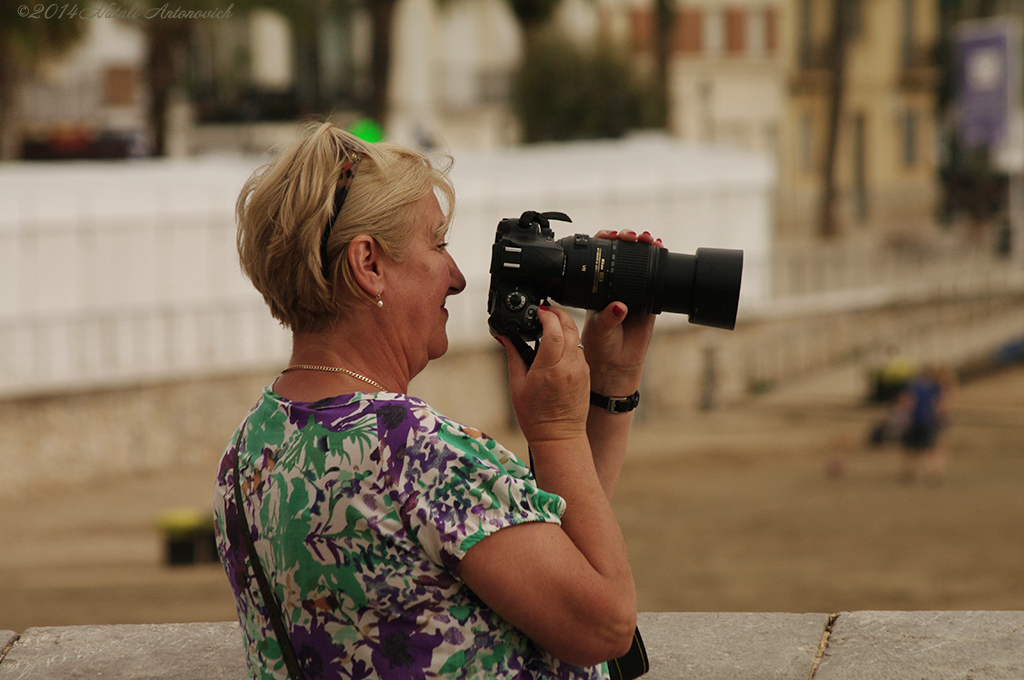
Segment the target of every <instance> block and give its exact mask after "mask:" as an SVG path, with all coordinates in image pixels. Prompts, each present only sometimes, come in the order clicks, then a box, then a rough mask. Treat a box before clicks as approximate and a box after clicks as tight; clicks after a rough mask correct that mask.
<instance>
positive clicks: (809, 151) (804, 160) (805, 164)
mask: <svg viewBox="0 0 1024 680" xmlns="http://www.w3.org/2000/svg"><path fill="white" fill-rule="evenodd" d="M799 144H800V150H799V151H800V169H801V170H803V171H804V172H808V173H811V172H814V171H815V170H816V168H815V167H814V117H813V116H811V114H809V113H805V114H804V115H803V116H801V117H800V139H799Z"/></svg>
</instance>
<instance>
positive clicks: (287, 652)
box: [235, 425, 303, 680]
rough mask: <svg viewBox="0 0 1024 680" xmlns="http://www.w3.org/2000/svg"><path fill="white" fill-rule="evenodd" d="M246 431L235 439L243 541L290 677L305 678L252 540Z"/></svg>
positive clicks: (237, 492)
mask: <svg viewBox="0 0 1024 680" xmlns="http://www.w3.org/2000/svg"><path fill="white" fill-rule="evenodd" d="M244 431H245V426H244V425H243V426H242V431H241V432H239V433H238V439H236V440H235V506H236V507H237V508H238V516H239V518H240V519H241V522H240V523H239V533H240V534H241V535H242V542H243V543H245V550H246V552H247V553H249V561H250V562H251V563H252V570H253V573H254V574H255V575H256V582H257V583H258V584H259V586H260V592H261V593H262V594H263V603H264V604H265V605H266V607H267V614H268V615H269V616H270V623H271V625H273V627H274V636H275V637H277V645H278V647H280V648H281V656H282V657H283V658H284V665H285V666H286V667H287V668H288V677H289V678H291V680H303V675H302V667H301V666H299V659H298V657H297V656H296V655H295V648H294V647H292V639H291V637H290V636H289V635H288V628H287V627H285V625H284V617H282V616H281V609H280V608H279V607H278V605H277V598H276V597H275V596H274V590H273V589H272V588H271V587H270V583H269V582H268V581H267V575H266V574H264V573H263V566H262V565H261V564H260V558H259V556H258V555H257V554H256V546H255V545H254V544H253V542H252V527H251V525H250V524H249V518H248V517H246V514H245V505H244V504H243V502H242V486H241V484H240V483H239V481H238V476H239V475H238V459H239V457H240V455H241V451H240V450H239V448H238V444H239V442H241V441H242V432H244Z"/></svg>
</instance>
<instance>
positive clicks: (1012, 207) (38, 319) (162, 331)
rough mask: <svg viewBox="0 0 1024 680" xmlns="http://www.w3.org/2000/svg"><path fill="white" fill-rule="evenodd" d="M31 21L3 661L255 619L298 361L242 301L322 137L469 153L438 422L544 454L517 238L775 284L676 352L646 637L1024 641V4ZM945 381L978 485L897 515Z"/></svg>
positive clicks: (406, 3)
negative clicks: (241, 545)
mask: <svg viewBox="0 0 1024 680" xmlns="http://www.w3.org/2000/svg"><path fill="white" fill-rule="evenodd" d="M0 17H2V20H0V272H2V276H0V464H2V469H3V474H2V475H0V517H2V521H0V593H2V597H0V628H10V629H13V630H19V631H20V630H23V629H24V628H25V627H28V626H35V625H61V624H73V623H94V622H96V623H100V622H159V621H194V620H228V619H231V618H232V617H233V607H232V603H231V599H230V592H229V590H228V588H227V582H226V579H225V577H224V575H223V572H222V571H220V567H219V565H217V564H214V563H210V561H209V557H210V555H209V552H208V550H207V549H206V547H205V544H204V540H205V539H204V538H202V537H203V536H204V534H203V531H205V528H204V526H205V525H204V520H203V518H204V517H206V516H207V514H208V511H209V508H210V507H211V506H212V488H213V478H214V473H215V470H216V466H217V461H218V459H219V454H220V452H221V450H222V449H223V447H224V445H225V443H226V442H227V439H228V437H229V436H230V434H231V432H232V431H233V430H234V428H235V427H236V426H237V424H238V422H240V420H241V418H242V417H243V415H244V413H245V412H246V411H247V410H248V408H249V406H250V405H251V404H252V403H254V402H255V400H256V398H257V396H258V393H259V390H260V388H261V387H262V386H263V385H266V384H268V383H269V382H271V381H272V380H273V377H274V375H275V374H276V372H277V371H278V370H280V368H281V367H282V366H284V364H285V362H286V360H287V357H288V353H289V349H290V346H289V338H288V336H287V334H286V333H285V332H284V331H283V330H282V329H281V328H280V327H278V326H277V325H276V323H275V322H273V320H272V319H271V318H270V316H269V314H268V313H267V311H266V308H265V306H264V304H263V302H262V300H261V299H260V297H259V295H258V294H256V293H255V291H253V290H252V288H251V286H250V285H249V283H248V282H247V281H246V280H245V279H244V278H243V277H242V276H241V274H240V273H239V270H238V265H237V261H236V256H235V253H234V224H233V220H234V215H233V210H234V202H235V199H236V198H237V195H238V191H239V190H240V188H241V185H242V183H243V182H244V180H245V179H246V178H247V177H248V176H249V174H250V173H251V172H252V171H253V170H254V169H255V168H256V167H258V166H259V165H260V164H262V163H264V162H266V161H267V160H269V159H270V158H272V157H273V155H274V154H275V153H276V152H277V151H279V150H280V149H281V148H282V147H283V146H285V145H287V144H288V143H289V142H291V141H292V140H294V139H296V138H297V137H298V136H299V135H300V134H301V133H302V130H303V126H304V125H305V124H308V123H309V122H310V121H323V120H331V121H333V122H335V123H336V124H338V125H340V126H343V127H346V128H348V129H351V130H353V131H354V132H356V133H357V134H359V135H360V136H363V137H364V138H367V139H370V140H371V141H372V140H377V139H388V140H390V141H396V142H399V143H402V144H406V145H410V146H415V147H417V148H421V149H424V150H428V151H439V152H444V153H450V154H451V155H452V156H454V158H455V166H454V170H453V175H452V176H453V179H454V181H455V184H456V187H457V195H458V199H457V208H456V219H455V227H454V231H453V234H452V251H453V254H454V256H455V258H456V260H457V261H458V262H459V265H460V267H461V268H462V270H463V271H464V272H465V274H466V277H467V281H468V285H467V289H466V291H465V292H464V293H463V294H462V295H460V296H459V297H457V298H454V299H453V300H452V301H450V303H449V305H448V307H449V309H450V310H451V311H452V315H451V319H450V321H449V336H450V338H451V340H452V343H451V349H450V351H449V353H448V355H447V356H446V357H445V358H444V359H442V360H440V361H438V362H435V363H434V364H432V365H431V366H430V367H428V369H427V370H426V371H424V373H423V374H421V375H420V376H419V377H418V378H417V379H416V381H414V383H413V386H412V388H411V389H412V391H413V393H415V394H417V395H418V396H422V397H424V398H426V400H427V401H428V402H430V403H432V404H433V405H434V406H435V407H437V408H439V409H440V410H441V411H443V412H446V413H448V414H449V415H451V416H452V417H454V418H456V419H457V420H461V421H463V422H467V423H471V424H473V425H474V426H477V427H480V428H482V429H484V430H486V431H489V432H492V433H493V434H495V435H496V436H498V438H500V439H503V440H507V441H508V442H510V443H512V444H518V445H520V446H521V444H522V443H521V442H520V441H519V438H518V433H517V432H516V431H515V426H514V418H513V416H512V414H511V412H510V407H509V404H508V399H507V397H506V396H505V376H504V370H505V368H504V357H503V355H502V354H501V353H500V352H498V351H496V348H495V346H494V343H493V342H492V341H490V339H489V338H488V337H487V333H486V328H485V319H486V314H485V309H484V308H485V301H486V290H487V267H488V264H489V252H490V250H489V248H490V244H491V242H492V241H493V238H494V228H495V226H496V224H497V222H498V220H500V219H502V218H506V217H516V216H518V215H519V214H520V213H521V212H523V211H524V210H541V211H543V210H558V211H562V212H566V213H568V214H569V215H570V216H571V217H572V218H573V225H571V226H570V225H564V226H562V227H561V228H560V229H559V232H560V234H561V233H563V232H564V233H569V232H568V229H570V228H571V229H574V230H575V231H580V232H588V233H593V232H594V231H596V230H598V229H604V228H611V229H624V228H630V229H634V230H636V231H644V230H647V231H650V232H652V233H653V234H655V235H656V236H660V237H661V238H663V240H664V242H665V243H666V245H667V246H668V247H669V248H670V249H671V250H673V251H683V252H693V250H694V249H695V248H697V247H701V246H710V247H727V248H742V249H744V251H745V263H744V280H743V290H742V295H741V303H740V310H739V315H738V320H737V328H736V330H735V331H733V332H731V333H730V332H726V331H718V330H710V329H702V328H699V327H696V326H692V325H688V324H687V323H686V319H685V318H683V317H675V318H673V317H672V315H665V316H664V317H663V318H661V319H659V330H658V333H657V336H656V338H655V341H654V344H653V346H652V350H651V354H650V359H649V364H648V365H649V367H650V368H649V370H648V371H647V373H646V375H645V378H644V385H643V388H642V391H643V392H644V403H643V406H642V409H641V412H640V413H639V415H638V420H637V425H636V434H635V436H634V438H633V439H634V441H633V444H632V445H631V446H632V449H631V453H630V460H629V462H628V463H627V468H626V470H625V471H624V474H623V482H622V484H621V487H620V492H619V493H618V495H617V496H616V501H615V502H616V510H617V512H618V513H619V515H620V520H621V521H622V523H623V527H624V530H625V532H626V534H627V540H628V541H629V543H630V550H631V553H632V555H633V561H634V566H635V572H636V577H637V583H638V588H639V591H640V598H641V602H640V604H641V609H644V610H648V611H656V610H706V611H725V610H734V611H829V612H831V611H838V610H840V609H846V610H852V609H892V608H896V609H971V608H976V609H1021V608H1024V578H1022V574H1024V539H1022V538H1021V537H1022V536H1024V494H1022V493H1021V492H1020V489H1021V482H1024V384H1022V383H1024V372H1022V360H1024V113H1022V108H1021V100H1022V94H1024V76H1022V68H1021V61H1022V54H1024V47H1022V40H1021V32H1022V28H1021V27H1022V21H1024V4H1022V3H1020V2H1019V1H1016V0H675V1H673V0H240V1H236V2H233V3H232V2H230V1H228V2H225V1H224V0H169V2H167V3H165V4H161V3H160V2H158V1H157V0H144V1H140V2H131V1H126V2H123V3H115V2H110V3H100V2H95V3H93V4H83V3H77V4H76V3H69V4H56V3H50V4H39V3H37V2H34V0H28V1H21V0H0ZM926 366H942V367H944V368H945V369H948V372H949V373H951V374H952V375H954V376H955V377H956V382H957V383H958V389H957V390H956V392H957V395H958V399H957V409H956V411H955V412H954V416H953V419H952V421H951V424H950V427H949V430H948V437H949V441H948V443H947V447H948V449H949V450H950V451H951V459H950V463H949V465H948V469H947V472H946V475H945V476H944V477H943V478H942V479H941V480H934V479H933V480H931V483H927V484H926V483H923V482H922V483H915V484H907V483H900V482H899V481H898V478H899V471H900V459H899V451H898V447H897V446H895V445H893V444H891V443H889V444H887V443H885V442H878V441H877V440H873V439H872V438H871V437H870V435H871V433H872V432H874V431H875V429H876V428H877V425H878V424H879V423H880V422H883V421H885V419H886V418H887V417H888V413H889V411H890V408H891V405H892V400H893V398H894V397H895V395H897V394H898V393H899V390H900V388H901V387H902V386H903V385H904V384H905V383H906V382H907V381H908V380H909V379H911V378H912V377H914V376H915V375H916V374H917V373H918V372H919V371H920V370H921V369H923V368H924V367H926ZM654 367H656V368H654ZM510 448H513V449H515V446H511V447H510ZM182 525H184V526H185V528H184V529H182V528H181V526H182ZM190 527H191V528H190ZM193 530H194V532H195V535H194V536H193V535H192V533H190V532H192V531H193ZM183 535H184V536H185V537H186V539H187V540H185V541H184V543H186V544H188V543H189V542H190V541H192V543H193V545H192V547H191V548H189V547H188V546H186V548H182V549H184V550H185V553H189V551H191V553H189V554H190V555H191V556H189V554H186V556H185V557H184V558H182V559H180V560H178V559H177V558H175V559H171V558H172V554H171V553H172V552H173V551H172V550H171V547H170V544H171V543H173V539H175V538H179V539H180V538H181V537H182V536H183ZM197 537H198V538H197ZM193 539H195V540H194V541H193ZM180 542H181V541H179V543H180ZM179 548H180V546H179ZM175 555H177V557H181V554H180V553H175ZM179 561H180V562H183V564H177V563H175V564H172V562H179Z"/></svg>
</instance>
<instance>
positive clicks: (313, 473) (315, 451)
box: [216, 124, 653, 679]
mask: <svg viewBox="0 0 1024 680" xmlns="http://www.w3.org/2000/svg"><path fill="white" fill-rule="evenodd" d="M439 198H440V200H439ZM453 200H454V192H453V188H452V185H451V182H450V180H449V179H448V176H447V167H446V166H445V165H444V164H442V165H436V164H434V163H432V162H431V161H430V160H429V159H427V158H426V157H424V156H422V155H421V154H419V153H416V152H414V151H410V150H407V149H403V148H400V147H397V146H394V145H386V144H376V145H369V144H365V143H363V142H361V141H359V140H357V139H355V138H354V137H352V136H351V135H348V134H347V133H344V132H343V131H341V130H339V129H337V128H335V127H333V126H331V125H329V124H325V125H322V126H320V127H319V128H318V129H317V130H316V131H315V132H314V133H313V134H311V135H310V136H308V137H307V138H305V139H303V140H301V141H299V142H298V143H297V144H295V145H294V146H293V147H292V148H291V149H289V150H288V151H286V152H285V153H284V154H283V155H282V156H281V157H280V158H279V159H277V160H276V161H275V162H273V163H271V164H270V165H268V166H265V167H264V168H263V169H261V170H260V171H257V173H256V174H255V175H254V176H253V177H252V178H250V180H249V181H248V182H247V184H246V185H245V187H244V188H243V190H242V193H241V196H240V197H239V200H238V206H237V213H238V249H239V254H240V260H241V264H242V269H243V271H244V272H245V273H246V275H247V276H249V278H250V279H251V280H252V282H253V284H254V285H255V286H256V288H257V289H258V290H259V291H260V292H261V293H262V294H263V296H264V298H265V299H266V301H267V304H268V305H269V307H270V311H271V313H272V314H273V315H274V316H275V317H276V318H277V319H278V320H280V321H281V323H283V324H284V325H286V326H287V327H289V328H290V329H291V331H292V334H293V351H292V356H291V361H290V364H289V366H288V367H287V368H286V369H285V370H284V371H283V372H282V373H281V375H280V376H279V377H278V378H277V380H276V381H275V382H274V384H273V385H271V386H269V387H267V388H265V389H264V392H263V395H262V398H261V399H260V400H259V401H258V403H257V404H256V406H254V407H253V409H252V411H250V413H249V415H248V417H247V418H246V420H245V422H243V423H242V425H241V427H240V428H239V430H238V431H237V432H236V436H235V438H234V439H233V441H232V443H231V444H230V445H229V446H228V448H227V449H226V450H225V453H224V456H223V459H222V462H221V467H220V471H219V475H218V485H217V507H216V514H217V530H218V547H219V551H220V556H221V559H222V561H223V563H224V567H225V570H226V571H227V573H228V577H229V579H230V580H231V585H232V588H233V590H234V594H235V598H236V604H237V609H238V616H239V620H240V622H241V624H242V630H243V633H244V638H245V642H246V646H247V652H248V657H247V658H248V664H249V670H250V674H251V675H252V677H254V678H286V677H289V667H291V668H292V673H291V674H292V675H298V674H299V673H300V672H301V674H302V676H303V677H306V678H310V679H311V678H371V677H373V678H376V677H379V678H425V677H450V678H549V677H551V678H601V677H605V676H606V672H607V671H606V668H605V667H604V666H603V665H602V662H604V661H606V660H608V659H612V658H615V657H618V656H619V655H621V654H623V653H625V652H626V650H627V649H628V648H629V646H630V643H631V641H632V636H633V631H634V627H635V622H636V595H635V591H634V587H633V579H632V574H631V572H630V567H629V561H628V557H627V554H626V549H625V544H624V541H623V538H622V535H621V533H620V531H619V527H618V525H617V523H616V520H615V517H614V515H613V513H612V510H611V507H610V505H609V499H610V497H611V495H612V492H613V491H614V488H615V483H616V479H617V477H618V474H619V470H620V468H621V465H622V460H623V456H624V454H625V447H626V438H627V435H628V430H629V423H630V419H631V414H630V413H628V412H627V413H612V412H610V411H609V410H607V409H604V408H599V407H596V406H590V405H589V402H590V394H591V391H593V392H595V393H598V394H601V395H608V396H611V397H623V396H627V395H631V394H633V393H634V392H636V390H637V388H638V386H639V382H640V374H641V370H642V365H643V359H644V355H645V353H646V350H647V345H648V343H649V341H650V337H651V333H652V330H653V318H652V317H639V316H638V317H627V310H626V307H625V305H623V304H622V303H613V304H612V305H609V306H608V308H606V309H605V310H603V311H602V312H600V313H598V314H591V315H590V316H589V317H588V319H587V322H586V324H585V326H584V330H583V335H582V339H581V337H580V334H579V332H578V330H577V328H576V326H575V324H574V323H573V321H572V319H571V318H570V317H569V315H568V314H566V313H565V312H564V311H563V310H559V309H543V310H541V312H540V313H539V317H540V321H541V323H542V324H543V328H544V337H543V341H542V342H541V343H540V347H539V351H538V354H537V357H536V359H535V360H534V363H533V365H532V367H531V368H529V370H528V369H527V367H526V365H525V364H524V363H523V361H522V360H521V359H520V357H519V355H518V353H517V352H516V351H515V349H514V348H513V347H512V346H511V343H510V342H508V341H507V340H506V339H504V338H499V339H498V341H499V342H501V344H502V345H503V346H504V347H505V349H506V352H507V354H508V361H509V377H510V385H511V388H510V389H511V394H512V402H513V406H514V407H515V410H516V415H517V417H518V420H519V424H520V426H521V428H522V431H523V433H524V435H525V436H526V439H527V441H528V442H529V445H530V450H531V452H532V456H533V462H534V468H533V472H532V473H531V471H530V470H529V469H528V468H527V467H526V466H525V465H524V463H523V462H522V461H521V460H520V459H519V458H518V457H516V456H515V455H513V454H512V453H510V452H508V451H507V450H505V449H504V448H503V447H502V446H501V445H500V444H498V443H497V442H496V441H494V440H492V439H490V438H488V437H486V436H485V435H483V434H481V433H480V432H479V431H477V430H474V429H472V428H469V427H465V426H462V425H459V424H458V423H455V422H453V421H451V420H450V419H448V418H446V417H444V416H443V415H441V414H439V413H437V412H436V411H434V410H432V409H431V408H430V407H429V406H428V405H427V404H425V403H423V402H422V401H420V400H418V399H415V398H414V397H411V396H408V395H407V389H408V385H409V381H410V380H411V379H412V378H413V376H415V375H416V374H417V373H418V372H419V371H421V370H422V369H423V368H424V366H426V364H427V362H428V361H429V360H431V359H436V358H438V357H440V356H441V355H443V354H444V353H445V350H446V349H447V346H448V339H447V336H446V333H445V323H446V320H447V318H448V312H447V311H446V310H445V307H444V304H445V300H446V298H447V297H448V296H449V295H456V294H458V293H459V292H461V291H462V290H463V288H464V287H465V279H464V277H463V275H462V273H461V272H460V271H459V268H458V266H456V264H455V262H454V260H453V259H452V257H451V255H450V254H449V253H448V252H447V250H446V249H445V241H444V239H445V234H446V232H447V230H448V226H449V222H450V220H451V214H452V207H453ZM442 206H443V209H442ZM601 235H602V236H605V237H609V238H616V237H617V238H626V239H630V240H637V239H642V240H644V241H645V242H648V243H650V242H652V239H651V238H650V236H649V235H648V234H644V235H643V236H642V237H638V236H637V235H636V234H634V233H632V232H628V233H624V234H619V235H616V234H610V233H604V234H601ZM584 347H586V350H584V349H583V348H584ZM236 480H237V484H236ZM247 537H251V538H252V541H251V542H249V541H247ZM253 556H254V557H255V558H256V559H252V557H253ZM261 570H262V572H264V574H265V578H266V583H265V584H264V585H263V586H262V587H261V585H260V583H259V576H258V575H257V572H260V571H261ZM262 575H263V574H260V576H262ZM264 593H266V595H265V594H264ZM276 608H279V609H280V610H281V616H280V618H279V619H278V618H277V617H275V616H274V613H273V612H274V610H275V609H276ZM275 620H276V621H275ZM275 622H276V624H277V626H276V629H275ZM285 638H288V639H287V640H286V639H285ZM289 650H294V660H291V661H289V660H288V659H289V657H290V656H291V655H290V652H289ZM294 666H298V667H299V668H298V670H296V669H295V668H294Z"/></svg>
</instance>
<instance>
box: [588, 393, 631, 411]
mask: <svg viewBox="0 0 1024 680" xmlns="http://www.w3.org/2000/svg"><path fill="white" fill-rule="evenodd" d="M590 403H591V404H593V405H594V406H600V407H601V408H603V409H605V410H606V411H608V413H628V412H630V411H632V410H633V409H635V408H636V405H637V404H639V403H640V390H637V391H636V392H634V393H633V394H631V395H629V396H628V397H606V396H604V395H603V394H598V393H597V392H591V393H590Z"/></svg>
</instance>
